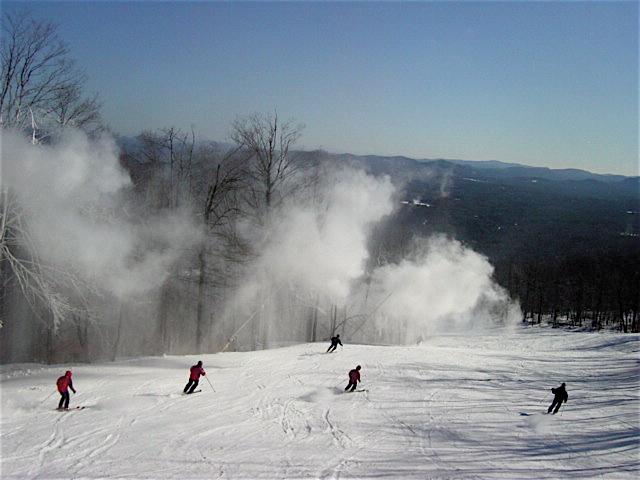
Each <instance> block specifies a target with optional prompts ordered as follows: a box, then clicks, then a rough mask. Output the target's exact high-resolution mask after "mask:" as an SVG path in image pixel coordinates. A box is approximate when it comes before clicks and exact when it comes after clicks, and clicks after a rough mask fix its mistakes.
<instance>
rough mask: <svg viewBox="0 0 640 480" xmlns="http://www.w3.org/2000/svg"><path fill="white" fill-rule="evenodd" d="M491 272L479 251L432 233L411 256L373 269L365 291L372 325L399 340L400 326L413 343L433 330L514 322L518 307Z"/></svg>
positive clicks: (449, 329)
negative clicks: (372, 309) (372, 308)
mask: <svg viewBox="0 0 640 480" xmlns="http://www.w3.org/2000/svg"><path fill="white" fill-rule="evenodd" d="M492 274H493V267H492V265H491V264H490V263H489V261H488V259H487V258H486V257H484V256H483V255H480V254H478V253H477V252H475V251H473V250H471V249H470V248H467V247H465V246H463V245H462V244H461V243H460V242H458V241H456V240H453V239H450V238H447V237H445V236H442V235H436V236H433V237H431V238H430V239H428V240H426V241H425V242H424V243H422V244H420V245H419V246H418V247H417V248H416V250H415V251H414V253H413V254H412V256H411V258H406V259H404V260H402V261H401V262H399V263H397V264H390V265H385V266H383V267H380V268H377V269H375V270H374V271H373V273H372V275H371V280H370V284H369V288H368V292H367V294H368V301H369V302H370V304H371V305H375V306H376V310H375V311H374V312H373V314H372V316H373V318H374V322H375V326H376V329H377V331H378V332H379V333H380V334H382V335H383V336H384V335H391V336H393V337H394V338H397V337H398V335H397V332H398V326H399V325H402V327H403V328H402V335H401V337H402V338H401V339H400V340H401V341H403V342H405V343H413V342H418V341H420V340H422V339H424V338H425V337H427V336H428V335H430V334H432V333H435V332H443V331H466V330H469V329H470V328H475V327H484V326H488V325H493V324H496V323H499V324H502V325H514V324H515V323H516V322H517V321H518V320H519V319H520V318H521V317H520V308H519V306H518V305H517V303H516V302H514V301H512V300H511V299H510V298H509V296H508V294H507V293H506V291H505V290H504V289H503V288H502V287H500V286H499V285H498V284H496V283H495V282H494V280H493V279H492Z"/></svg>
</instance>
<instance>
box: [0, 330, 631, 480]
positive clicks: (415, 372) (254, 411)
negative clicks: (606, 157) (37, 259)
mask: <svg viewBox="0 0 640 480" xmlns="http://www.w3.org/2000/svg"><path fill="white" fill-rule="evenodd" d="M326 348H327V344H326V343H317V344H304V345H295V346H290V347H285V348H280V349H274V350H266V351H259V352H246V353H223V354H212V355H201V356H186V357H177V356H171V357H160V358H142V359H136V360H126V361H118V362H115V363H101V364H93V365H60V366H54V367H52V366H42V365H33V364H31V365H11V366H4V367H3V369H2V382H1V387H2V390H1V393H2V423H1V429H2V444H1V447H2V450H1V458H2V463H1V467H2V470H1V472H0V474H1V477H2V479H27V478H73V479H82V478H87V479H93V478H109V479H111V478H135V479H167V478H169V479H191V478H202V479H217V478H228V479H295V478H321V479H329V478H375V479H381V478H392V479H412V478H416V479H429V478H437V479H449V478H481V479H484V478H506V479H527V478H531V479H544V478H554V479H555V478H558V479H560V478H563V479H565V478H570V479H583V478H604V479H616V478H618V479H627V478H628V479H631V478H638V476H639V474H640V470H639V461H640V443H639V442H640V416H639V415H640V390H639V389H640V360H639V351H640V336H639V335H623V334H612V333H584V332H566V331H561V330H552V329H546V328H543V329H539V328H521V329H519V330H517V331H515V332H513V333H504V332H500V331H494V332H490V333H485V334H476V335H440V336H434V337H432V338H431V339H430V340H428V341H425V342H424V343H423V344H421V345H419V346H369V345H350V344H348V343H347V342H345V347H344V348H342V349H340V348H339V349H338V352H337V353H335V354H329V355H327V354H325V353H324V352H325V350H326ZM199 359H201V360H203V362H204V367H205V369H206V370H207V372H208V374H209V375H208V377H209V379H210V380H211V382H212V383H213V386H214V387H215V392H214V391H213V390H212V388H211V387H210V386H209V383H207V381H206V380H203V381H201V383H200V385H201V387H202V392H201V393H198V394H195V395H190V396H186V395H182V394H181V391H182V388H183V386H184V384H185V383H186V380H187V377H188V368H189V366H191V365H192V364H194V363H195V362H196V361H197V360H199ZM358 364H359V365H362V380H363V382H362V388H364V389H366V391H363V392H357V393H344V391H343V389H344V387H345V385H346V375H347V372H348V370H350V369H351V368H353V367H355V366H356V365H358ZM67 368H72V370H73V373H74V375H73V380H74V385H75V387H76V389H77V391H78V393H77V394H76V395H72V398H71V402H72V406H75V405H85V406H87V408H86V409H84V410H74V411H70V412H58V411H56V410H55V407H56V406H57V403H58V398H59V396H58V394H57V392H55V386H54V385H55V380H56V378H57V377H58V376H59V375H62V374H63V373H64V371H65V370H66V369H67ZM563 381H564V382H566V383H567V390H568V392H569V402H568V404H566V405H565V406H563V407H562V409H561V410H560V413H558V414H557V415H555V416H553V415H546V414H545V412H546V408H547V406H548V404H549V403H550V402H551V400H552V395H551V392H550V391H549V389H550V388H551V387H554V386H557V385H558V384H560V383H561V382H563Z"/></svg>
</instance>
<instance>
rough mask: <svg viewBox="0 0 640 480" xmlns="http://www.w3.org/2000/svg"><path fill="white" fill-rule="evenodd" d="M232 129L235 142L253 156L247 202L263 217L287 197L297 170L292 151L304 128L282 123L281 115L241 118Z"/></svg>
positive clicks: (249, 167)
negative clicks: (286, 189) (289, 186)
mask: <svg viewBox="0 0 640 480" xmlns="http://www.w3.org/2000/svg"><path fill="white" fill-rule="evenodd" d="M231 127H232V133H231V139H232V140H233V141H234V142H235V143H236V144H237V145H238V146H239V147H240V148H241V149H242V150H245V151H247V152H248V153H249V154H250V155H251V157H250V161H249V163H248V165H247V174H248V178H249V180H250V181H251V188H249V189H247V191H246V193H247V198H246V199H245V200H246V201H247V203H248V204H249V205H250V207H251V208H252V209H253V210H254V213H256V214H257V216H258V218H261V217H262V216H263V215H264V214H265V213H266V214H268V213H269V212H270V211H271V210H272V209H273V208H274V207H275V206H277V204H278V202H279V201H280V200H281V199H282V198H283V196H285V195H286V192H285V191H284V188H285V187H286V186H287V181H288V180H289V179H290V178H291V177H292V176H293V175H294V174H295V173H296V168H297V164H296V163H295V161H294V158H293V156H292V155H291V153H292V152H291V148H292V147H293V145H295V143H296V142H297V141H298V139H299V138H300V136H301V135H302V129H303V127H302V126H301V125H298V126H294V125H292V123H291V122H285V123H282V122H280V119H279V118H278V114H277V113H274V114H271V115H260V114H254V115H252V116H249V117H246V118H239V119H237V120H236V121H234V122H233V123H232V125H231Z"/></svg>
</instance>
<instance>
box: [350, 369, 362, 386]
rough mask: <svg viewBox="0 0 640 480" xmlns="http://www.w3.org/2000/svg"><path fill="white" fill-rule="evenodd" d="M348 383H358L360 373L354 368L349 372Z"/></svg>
mask: <svg viewBox="0 0 640 480" xmlns="http://www.w3.org/2000/svg"><path fill="white" fill-rule="evenodd" d="M349 381H350V382H351V383H356V382H359V381H360V372H359V371H358V370H356V369H355V368H354V369H353V370H351V371H350V372H349Z"/></svg>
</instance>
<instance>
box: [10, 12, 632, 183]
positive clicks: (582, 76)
mask: <svg viewBox="0 0 640 480" xmlns="http://www.w3.org/2000/svg"><path fill="white" fill-rule="evenodd" d="M2 8H3V9H17V8H18V9H27V10H29V11H31V12H32V13H33V15H34V16H36V17H38V18H42V19H46V20H51V21H54V22H56V23H59V24H60V29H59V33H60V36H61V37H62V38H63V39H64V40H65V41H66V42H67V43H68V44H69V45H70V47H71V49H72V56H73V57H74V58H75V59H76V60H77V62H78V64H79V65H80V66H81V67H82V68H83V69H84V70H85V71H86V73H87V74H88V76H89V83H88V90H89V91H90V92H97V93H98V94H99V95H100V98H101V100H102V101H103V104H104V106H103V115H104V118H105V119H106V121H107V122H108V124H109V125H110V127H111V128H112V130H113V131H115V132H117V133H120V134H124V135H135V134H137V133H139V132H140V131H142V130H148V129H157V128H161V127H165V126H176V127H179V128H183V129H189V128H190V127H191V126H192V125H193V126H194V128H195V130H196V132H197V134H198V136H199V137H200V138H208V139H213V140H219V141H224V140H226V139H228V134H229V126H230V123H231V122H232V121H233V120H234V119H235V118H237V117H238V116H244V115H249V114H252V113H255V112H262V113H267V112H273V111H274V110H277V112H278V114H279V115H280V117H281V118H283V119H292V120H294V122H295V123H303V124H304V125H305V129H304V134H303V137H302V139H301V141H300V143H299V146H300V147H302V148H305V149H316V148H322V149H325V150H328V151H330V152H351V153H356V154H379V155H405V156H408V157H412V158H459V159H468V160H500V161H505V162H518V163H524V164H528V165H536V166H548V167H551V168H568V167H571V168H583V169H586V170H590V171H593V172H598V173H619V174H624V175H638V170H639V165H638V162H639V159H638V155H639V153H638V148H639V147H638V136H639V125H638V115H639V110H638V108H639V107H638V95H639V91H638V89H639V85H638V65H639V64H638V2H637V1H633V0H632V1H624V2H591V1H582V2H548V1H546V2H484V1H476V2H473V1H467V2H462V1H453V2H428V1H414V2H304V1H298V2H270V1H262V2H244V1H235V2H220V1H206V2H150V1H128V2H116V1H110V2H93V1H84V2H56V1H49V2H29V1H27V2H24V1H21V2H15V1H14V2H10V1H3V2H2Z"/></svg>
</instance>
